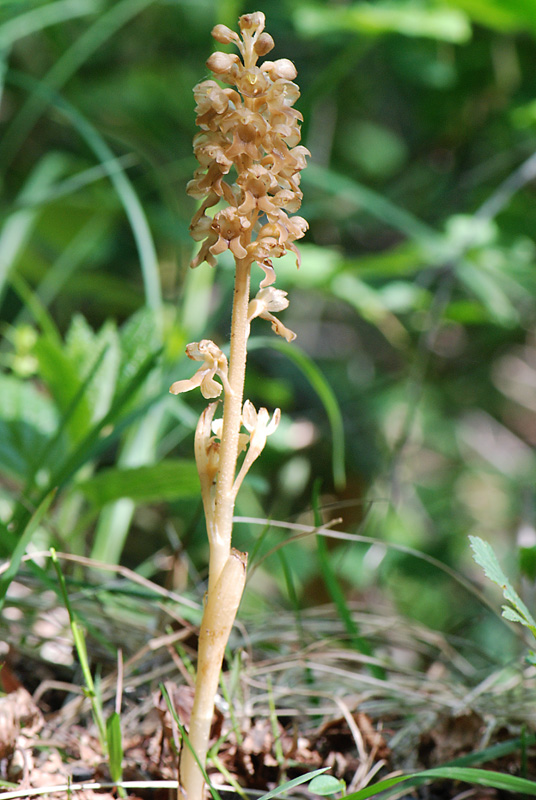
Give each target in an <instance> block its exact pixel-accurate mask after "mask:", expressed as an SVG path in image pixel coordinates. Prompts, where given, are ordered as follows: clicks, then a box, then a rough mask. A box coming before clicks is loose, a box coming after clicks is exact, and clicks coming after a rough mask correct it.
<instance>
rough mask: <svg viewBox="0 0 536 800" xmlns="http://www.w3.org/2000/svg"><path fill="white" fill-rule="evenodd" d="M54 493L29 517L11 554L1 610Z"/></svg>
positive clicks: (1, 584)
mask: <svg viewBox="0 0 536 800" xmlns="http://www.w3.org/2000/svg"><path fill="white" fill-rule="evenodd" d="M54 495H55V491H54V490H52V491H50V492H49V493H48V494H47V495H46V496H45V497H44V498H43V500H42V501H41V503H40V504H39V506H38V507H37V509H36V510H35V511H34V513H33V514H32V515H31V516H30V518H29V519H28V522H27V524H26V526H25V527H24V529H23V530H22V532H21V534H20V536H19V538H18V540H17V543H16V545H15V549H14V550H13V552H12V554H11V560H10V562H9V567H8V568H7V570H6V571H5V572H4V573H3V574H2V576H1V577H0V610H1V609H2V607H3V605H4V603H5V599H6V594H7V590H8V589H9V584H10V583H11V581H12V580H13V578H14V577H15V575H16V574H17V572H18V571H19V567H20V563H21V561H22V557H23V556H24V553H25V552H26V548H27V547H28V545H29V543H30V542H31V540H32V537H33V535H34V534H35V532H36V530H37V528H38V527H39V525H40V524H41V521H42V519H43V517H44V516H45V514H46V513H47V511H48V509H49V507H50V504H51V502H52V500H53V498H54Z"/></svg>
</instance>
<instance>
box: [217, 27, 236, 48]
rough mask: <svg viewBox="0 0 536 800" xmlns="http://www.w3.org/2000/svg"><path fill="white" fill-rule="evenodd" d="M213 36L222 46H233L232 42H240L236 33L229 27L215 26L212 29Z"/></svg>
mask: <svg viewBox="0 0 536 800" xmlns="http://www.w3.org/2000/svg"><path fill="white" fill-rule="evenodd" d="M212 36H213V37H214V39H216V41H217V42H220V44H231V42H236V41H237V40H238V36H237V35H236V33H235V32H234V31H232V30H231V29H230V28H228V27H227V25H215V26H214V28H212Z"/></svg>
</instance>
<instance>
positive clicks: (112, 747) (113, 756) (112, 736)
mask: <svg viewBox="0 0 536 800" xmlns="http://www.w3.org/2000/svg"><path fill="white" fill-rule="evenodd" d="M106 741H107V744H108V762H109V767H110V775H111V776H112V780H113V781H114V783H117V782H118V781H120V780H121V778H122V776H123V742H122V735H121V717H120V716H119V714H118V713H117V711H114V712H113V714H110V716H109V717H108V719H107V720H106Z"/></svg>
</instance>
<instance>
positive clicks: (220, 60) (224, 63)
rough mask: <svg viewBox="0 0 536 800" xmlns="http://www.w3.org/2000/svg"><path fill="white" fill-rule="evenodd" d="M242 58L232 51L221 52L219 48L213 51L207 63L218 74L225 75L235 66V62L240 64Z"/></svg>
mask: <svg viewBox="0 0 536 800" xmlns="http://www.w3.org/2000/svg"><path fill="white" fill-rule="evenodd" d="M239 61H240V59H239V58H238V56H237V55H234V54H231V53H220V52H219V50H218V51H217V52H215V53H212V55H211V56H210V58H209V59H208V60H207V62H206V64H207V67H208V68H209V69H210V70H212V72H215V73H216V75H223V74H224V73H226V72H229V70H231V69H232V68H233V66H234V65H235V64H238V62H239Z"/></svg>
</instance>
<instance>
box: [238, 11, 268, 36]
mask: <svg viewBox="0 0 536 800" xmlns="http://www.w3.org/2000/svg"><path fill="white" fill-rule="evenodd" d="M265 21H266V18H265V16H264V14H263V13H262V11H255V12H254V13H253V14H243V15H242V16H241V17H240V19H239V20H238V24H239V25H240V30H241V31H248V33H255V32H257V33H260V32H261V31H262V30H264V24H265Z"/></svg>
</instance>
